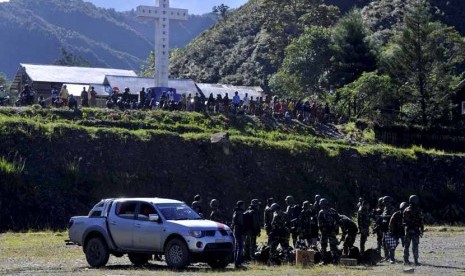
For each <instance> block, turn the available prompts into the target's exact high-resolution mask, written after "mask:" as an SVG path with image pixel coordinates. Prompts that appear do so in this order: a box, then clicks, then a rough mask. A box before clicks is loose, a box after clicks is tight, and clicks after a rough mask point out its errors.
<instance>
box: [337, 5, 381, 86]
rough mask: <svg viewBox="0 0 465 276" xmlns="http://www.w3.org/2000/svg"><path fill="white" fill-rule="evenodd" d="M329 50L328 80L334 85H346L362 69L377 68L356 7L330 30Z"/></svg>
mask: <svg viewBox="0 0 465 276" xmlns="http://www.w3.org/2000/svg"><path fill="white" fill-rule="evenodd" d="M331 50H332V52H333V57H332V58H331V63H332V69H331V72H330V75H329V81H330V84H331V85H333V86H335V87H341V86H344V85H346V84H349V83H351V82H353V81H355V80H356V79H358V78H359V77H360V76H361V75H362V74H363V72H371V71H374V70H375V69H376V66H377V55H376V51H375V49H374V46H373V45H372V43H371V41H370V40H369V38H368V30H367V29H366V27H365V25H364V23H363V19H362V15H361V13H360V11H359V10H356V9H354V10H352V11H350V12H349V13H348V14H347V15H345V16H344V17H343V18H341V20H339V22H338V24H337V25H336V26H335V28H334V30H333V41H332V43H331Z"/></svg>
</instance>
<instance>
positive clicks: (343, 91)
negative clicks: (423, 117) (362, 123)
mask: <svg viewBox="0 0 465 276" xmlns="http://www.w3.org/2000/svg"><path fill="white" fill-rule="evenodd" d="M395 88H396V87H395V85H394V83H393V81H392V79H391V78H390V77H389V76H388V75H379V74H378V72H369V73H363V74H362V75H361V76H360V78H358V79H357V80H356V81H354V82H352V83H350V84H348V85H346V86H344V87H342V88H340V89H338V90H337V92H336V94H335V95H334V96H333V97H332V102H333V106H334V109H335V111H336V112H337V113H339V114H341V115H342V114H346V115H351V116H353V117H355V118H367V119H370V120H380V119H391V118H392V117H393V115H397V108H396V107H397V105H398V103H397V99H398V96H397V95H396V89H395Z"/></svg>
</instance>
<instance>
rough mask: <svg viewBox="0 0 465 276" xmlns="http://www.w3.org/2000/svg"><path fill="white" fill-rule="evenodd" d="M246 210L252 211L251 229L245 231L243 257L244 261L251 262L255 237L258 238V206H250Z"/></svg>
mask: <svg viewBox="0 0 465 276" xmlns="http://www.w3.org/2000/svg"><path fill="white" fill-rule="evenodd" d="M248 210H252V212H253V213H252V229H246V233H245V247H244V257H245V259H246V260H252V259H254V257H255V251H256V250H257V236H260V230H261V227H260V215H259V213H258V205H250V206H249V209H248Z"/></svg>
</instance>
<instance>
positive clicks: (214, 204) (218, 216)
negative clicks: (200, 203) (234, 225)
mask: <svg viewBox="0 0 465 276" xmlns="http://www.w3.org/2000/svg"><path fill="white" fill-rule="evenodd" d="M210 207H211V208H212V212H211V213H210V220H213V221H216V222H220V223H226V221H225V219H224V215H223V212H221V210H220V202H219V201H218V200H217V199H212V200H211V201H210Z"/></svg>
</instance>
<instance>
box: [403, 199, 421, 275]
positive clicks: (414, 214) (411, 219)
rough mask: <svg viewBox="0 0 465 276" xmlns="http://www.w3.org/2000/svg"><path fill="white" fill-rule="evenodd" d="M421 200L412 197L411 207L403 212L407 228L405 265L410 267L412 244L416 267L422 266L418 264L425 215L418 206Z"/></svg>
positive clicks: (410, 200)
mask: <svg viewBox="0 0 465 276" xmlns="http://www.w3.org/2000/svg"><path fill="white" fill-rule="evenodd" d="M419 203H420V199H419V198H418V196H416V195H411V196H410V198H409V206H408V207H407V208H406V209H405V210H404V212H403V220H404V226H405V240H404V265H409V264H410V261H409V249H410V243H411V244H412V251H413V259H414V261H415V265H417V266H418V265H420V263H419V262H418V257H419V254H418V244H419V243H420V238H421V237H422V236H423V231H424V226H423V214H422V213H421V210H420V208H419V207H418V204H419Z"/></svg>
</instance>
